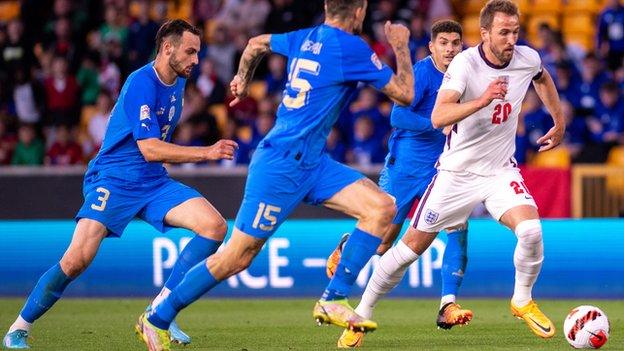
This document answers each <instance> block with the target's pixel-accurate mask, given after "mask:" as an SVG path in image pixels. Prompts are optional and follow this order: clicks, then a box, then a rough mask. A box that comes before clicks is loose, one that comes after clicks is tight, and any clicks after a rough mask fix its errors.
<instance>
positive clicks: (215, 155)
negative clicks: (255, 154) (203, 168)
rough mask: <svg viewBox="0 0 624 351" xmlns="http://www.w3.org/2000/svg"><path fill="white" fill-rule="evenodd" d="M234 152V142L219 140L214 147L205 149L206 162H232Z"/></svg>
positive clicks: (235, 148) (236, 147)
mask: <svg viewBox="0 0 624 351" xmlns="http://www.w3.org/2000/svg"><path fill="white" fill-rule="evenodd" d="M236 150H238V144H237V143H236V142H235V141H232V140H227V139H221V140H219V141H217V142H216V143H215V144H214V145H211V146H208V147H206V160H222V159H225V160H233V159H234V154H235V153H236Z"/></svg>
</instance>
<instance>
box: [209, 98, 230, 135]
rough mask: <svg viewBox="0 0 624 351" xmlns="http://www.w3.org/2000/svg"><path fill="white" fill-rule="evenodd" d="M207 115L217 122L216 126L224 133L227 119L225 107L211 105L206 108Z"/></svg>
mask: <svg viewBox="0 0 624 351" xmlns="http://www.w3.org/2000/svg"><path fill="white" fill-rule="evenodd" d="M208 113H210V114H211V115H213V116H214V117H215V119H216V120H217V126H218V127H219V130H220V131H224V130H225V125H226V124H227V119H228V112H227V107H225V105H224V104H216V105H212V106H210V107H209V108H208Z"/></svg>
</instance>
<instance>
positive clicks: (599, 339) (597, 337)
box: [589, 330, 607, 349]
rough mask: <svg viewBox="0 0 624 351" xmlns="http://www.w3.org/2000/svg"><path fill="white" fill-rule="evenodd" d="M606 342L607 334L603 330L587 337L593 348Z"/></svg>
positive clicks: (597, 347)
mask: <svg viewBox="0 0 624 351" xmlns="http://www.w3.org/2000/svg"><path fill="white" fill-rule="evenodd" d="M606 342H607V334H605V332H604V331H602V330H600V331H598V332H597V333H595V334H593V335H592V336H591V337H590V338H589V344H590V345H591V346H592V347H593V348H595V349H599V348H600V347H602V345H604V344H605V343H606Z"/></svg>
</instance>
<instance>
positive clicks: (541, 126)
mask: <svg viewBox="0 0 624 351" xmlns="http://www.w3.org/2000/svg"><path fill="white" fill-rule="evenodd" d="M519 119H520V121H521V122H520V123H519V124H518V131H517V137H516V141H517V144H518V146H520V147H517V150H516V155H517V156H518V157H517V161H518V163H521V164H522V163H524V161H523V160H525V159H526V158H527V157H530V156H531V155H532V154H534V153H535V152H537V150H538V149H539V147H540V145H539V144H538V143H537V140H538V139H539V138H540V137H541V136H542V135H544V134H546V132H548V131H549V130H550V128H552V126H553V124H552V119H551V118H550V115H549V114H548V112H546V111H545V109H544V106H543V105H542V102H541V100H540V99H539V97H538V96H537V93H536V92H535V90H533V89H532V88H531V89H529V90H528V91H527V93H526V96H525V98H524V102H523V104H522V110H521V112H520V117H519ZM523 149H524V150H523Z"/></svg>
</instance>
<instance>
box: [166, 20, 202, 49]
mask: <svg viewBox="0 0 624 351" xmlns="http://www.w3.org/2000/svg"><path fill="white" fill-rule="evenodd" d="M184 32H190V33H192V34H195V35H197V36H200V35H201V31H200V30H199V28H197V27H195V26H194V25H192V24H190V23H188V22H186V21H184V20H181V19H174V20H169V21H167V22H165V23H163V25H162V26H160V28H159V29H158V33H156V52H159V51H160V47H161V46H162V43H163V41H164V40H165V38H167V37H169V36H173V40H174V41H177V40H180V38H181V37H182V34H184Z"/></svg>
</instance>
